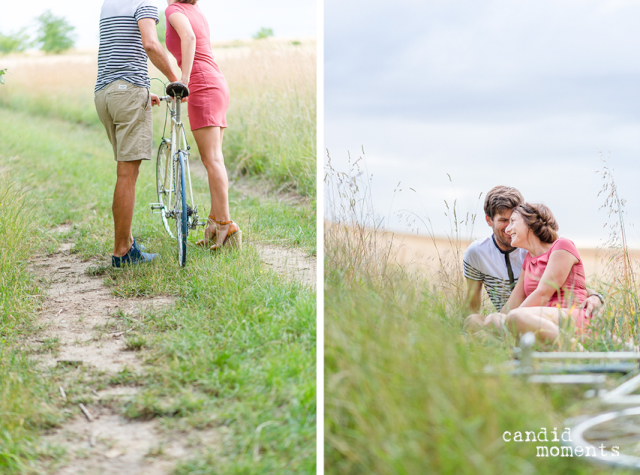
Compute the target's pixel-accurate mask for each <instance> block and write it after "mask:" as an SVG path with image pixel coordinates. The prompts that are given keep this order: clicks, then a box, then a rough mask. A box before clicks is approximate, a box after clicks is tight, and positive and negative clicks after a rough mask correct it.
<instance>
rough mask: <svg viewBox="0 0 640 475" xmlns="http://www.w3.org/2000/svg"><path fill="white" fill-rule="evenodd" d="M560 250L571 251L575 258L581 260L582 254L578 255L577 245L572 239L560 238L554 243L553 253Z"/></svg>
mask: <svg viewBox="0 0 640 475" xmlns="http://www.w3.org/2000/svg"><path fill="white" fill-rule="evenodd" d="M559 250H563V251H569V252H570V253H571V254H573V255H574V256H575V257H577V258H578V259H580V254H578V248H577V247H576V245H575V244H574V243H573V241H572V240H571V239H567V238H558V239H557V240H556V241H554V243H553V244H552V246H551V252H553V251H559Z"/></svg>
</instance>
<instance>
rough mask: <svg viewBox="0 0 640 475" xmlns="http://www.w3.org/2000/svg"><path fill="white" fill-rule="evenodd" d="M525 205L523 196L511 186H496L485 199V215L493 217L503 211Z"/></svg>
mask: <svg viewBox="0 0 640 475" xmlns="http://www.w3.org/2000/svg"><path fill="white" fill-rule="evenodd" d="M522 203H524V198H523V197H522V194H521V193H520V192H519V191H518V190H516V189H515V188H511V187H510V186H495V187H493V188H491V191H489V193H487V196H486V198H485V199H484V214H486V215H487V216H489V218H491V219H493V217H494V216H495V215H496V214H498V213H502V212H503V211H509V210H512V209H514V208H516V207H518V206H519V205H521V204H522Z"/></svg>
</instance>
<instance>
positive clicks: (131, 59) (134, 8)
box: [95, 0, 159, 91]
mask: <svg viewBox="0 0 640 475" xmlns="http://www.w3.org/2000/svg"><path fill="white" fill-rule="evenodd" d="M143 18H153V19H154V20H155V21H156V24H157V23H158V20H159V19H158V8H157V7H156V6H155V5H154V3H153V0H105V2H104V3H103V4H102V11H101V12H100V49H99V50H98V79H97V81H96V87H95V91H99V90H100V89H102V88H103V87H105V86H107V85H109V84H111V83H112V82H113V81H117V80H118V79H122V80H124V81H127V82H130V83H131V84H134V85H136V86H140V87H146V88H149V87H150V85H151V83H150V81H149V70H148V69H147V52H146V51H145V50H144V47H143V46H142V35H141V34H140V29H139V28H138V21H140V20H142V19H143Z"/></svg>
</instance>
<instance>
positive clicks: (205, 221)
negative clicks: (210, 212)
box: [196, 219, 207, 226]
mask: <svg viewBox="0 0 640 475" xmlns="http://www.w3.org/2000/svg"><path fill="white" fill-rule="evenodd" d="M206 225H207V220H206V219H199V220H198V224H196V226H206Z"/></svg>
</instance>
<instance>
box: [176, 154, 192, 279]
mask: <svg viewBox="0 0 640 475" xmlns="http://www.w3.org/2000/svg"><path fill="white" fill-rule="evenodd" d="M184 160H185V157H184V152H183V151H182V150H179V151H178V157H177V160H176V161H175V164H176V170H175V173H174V178H175V207H174V210H175V217H176V238H177V241H178V264H179V265H180V267H184V266H185V265H186V264H187V234H188V232H189V227H188V219H189V216H188V214H187V190H186V188H187V184H186V176H185V164H184Z"/></svg>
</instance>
